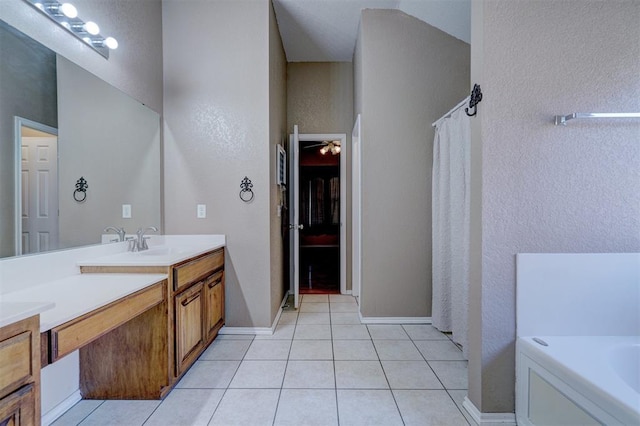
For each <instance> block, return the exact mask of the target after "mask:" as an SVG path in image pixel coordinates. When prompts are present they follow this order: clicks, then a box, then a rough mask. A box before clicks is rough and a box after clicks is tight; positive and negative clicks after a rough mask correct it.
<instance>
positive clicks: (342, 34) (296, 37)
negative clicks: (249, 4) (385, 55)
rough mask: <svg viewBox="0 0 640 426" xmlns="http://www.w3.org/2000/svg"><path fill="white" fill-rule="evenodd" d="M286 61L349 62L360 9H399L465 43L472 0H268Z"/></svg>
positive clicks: (356, 32) (468, 40)
mask: <svg viewBox="0 0 640 426" xmlns="http://www.w3.org/2000/svg"><path fill="white" fill-rule="evenodd" d="M273 6H274V9H275V13H276V19H277V20H278V27H279V28H280V35H281V37H282V44H283V46H284V50H285V52H286V55H287V61H288V62H351V61H352V59H353V51H354V48H355V45H356V38H357V36H358V26H359V25H360V12H361V11H362V9H398V10H401V11H403V12H405V13H407V14H410V15H413V16H415V17H416V18H418V19H420V20H422V21H424V22H426V23H428V24H430V25H433V26H434V27H436V28H439V29H441V30H442V31H444V32H446V33H449V34H451V35H452V36H454V37H456V38H459V39H460V40H463V41H465V42H467V43H470V39H471V30H470V22H471V0H273Z"/></svg>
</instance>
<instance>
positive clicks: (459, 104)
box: [431, 96, 471, 127]
mask: <svg viewBox="0 0 640 426" xmlns="http://www.w3.org/2000/svg"><path fill="white" fill-rule="evenodd" d="M470 99H471V97H470V96H467V97H466V98H464V99H463V100H462V101H460V103H458V104H457V105H456V106H454V107H453V108H451V110H450V111H449V112H448V113H446V114H445V115H443V116H442V117H440V118H439V119H437V120H436V121H434V122H433V123H432V124H431V126H432V127H436V126H437V125H438V124H440V122H441V121H442V120H444V119H445V118H447V117H449V116H450V115H451V114H453V113H454V111H456V110H457V109H458V108H461V107H463V106H464V105H466V104H468V103H469V100H470Z"/></svg>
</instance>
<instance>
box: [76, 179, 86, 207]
mask: <svg viewBox="0 0 640 426" xmlns="http://www.w3.org/2000/svg"><path fill="white" fill-rule="evenodd" d="M88 188H89V185H88V183H87V180H86V179H85V178H84V177H83V176H81V177H80V179H78V180H77V181H76V190H75V191H73V199H74V200H76V201H77V202H78V203H83V202H84V201H85V200H86V199H87V189H88Z"/></svg>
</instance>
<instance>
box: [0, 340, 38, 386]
mask: <svg viewBox="0 0 640 426" xmlns="http://www.w3.org/2000/svg"><path fill="white" fill-rule="evenodd" d="M31 338H32V332H31V331H24V332H22V333H20V334H18V335H16V336H12V337H9V338H8V339H4V340H2V341H1V342H0V360H2V362H0V390H2V389H7V388H9V387H11V386H12V385H15V384H17V383H20V382H25V381H27V380H28V379H29V378H30V377H31V375H32V374H33V366H32V365H31V360H32V358H31Z"/></svg>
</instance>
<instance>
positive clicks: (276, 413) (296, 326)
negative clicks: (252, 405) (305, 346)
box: [271, 311, 300, 426]
mask: <svg viewBox="0 0 640 426" xmlns="http://www.w3.org/2000/svg"><path fill="white" fill-rule="evenodd" d="M299 318H300V311H298V313H297V315H296V322H295V323H294V326H293V334H292V335H291V343H290V344H289V353H288V354H287V359H286V361H285V364H284V374H282V382H280V390H279V392H278V401H277V402H276V409H275V411H274V412H273V421H272V422H271V424H272V426H275V423H276V418H277V417H278V408H280V398H281V397H282V389H283V388H284V381H285V379H286V377H287V368H289V358H291V349H292V348H293V338H294V337H295V336H296V329H297V328H298V319H299Z"/></svg>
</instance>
